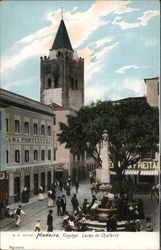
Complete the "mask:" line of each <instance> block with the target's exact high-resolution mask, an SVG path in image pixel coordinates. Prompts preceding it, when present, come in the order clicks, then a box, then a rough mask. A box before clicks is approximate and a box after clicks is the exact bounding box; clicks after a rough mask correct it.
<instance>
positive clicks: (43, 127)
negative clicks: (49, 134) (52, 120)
mask: <svg viewBox="0 0 161 250" xmlns="http://www.w3.org/2000/svg"><path fill="white" fill-rule="evenodd" d="M41 135H45V125H41Z"/></svg>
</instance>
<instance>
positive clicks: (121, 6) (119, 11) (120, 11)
mask: <svg viewBox="0 0 161 250" xmlns="http://www.w3.org/2000/svg"><path fill="white" fill-rule="evenodd" d="M130 3H131V1H126V4H130ZM138 10H139V9H133V8H130V7H128V6H126V5H125V4H124V3H123V2H119V1H118V7H117V8H116V10H115V11H114V14H118V15H120V14H124V13H128V12H133V11H138Z"/></svg>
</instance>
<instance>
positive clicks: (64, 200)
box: [61, 194, 66, 215]
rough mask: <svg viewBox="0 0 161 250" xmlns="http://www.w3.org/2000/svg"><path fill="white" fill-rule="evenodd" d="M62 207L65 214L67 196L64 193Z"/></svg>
mask: <svg viewBox="0 0 161 250" xmlns="http://www.w3.org/2000/svg"><path fill="white" fill-rule="evenodd" d="M61 208H62V215H64V214H65V212H66V198H65V195H64V194H63V195H62V198H61Z"/></svg>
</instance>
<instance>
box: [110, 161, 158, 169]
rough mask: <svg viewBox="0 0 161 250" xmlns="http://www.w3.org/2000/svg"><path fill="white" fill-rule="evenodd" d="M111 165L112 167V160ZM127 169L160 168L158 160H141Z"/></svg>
mask: <svg viewBox="0 0 161 250" xmlns="http://www.w3.org/2000/svg"><path fill="white" fill-rule="evenodd" d="M109 167H110V168H111V169H112V168H113V164H112V162H110V163H109ZM127 169H133V170H159V162H158V161H139V162H137V163H136V164H133V165H130V166H128V168H127Z"/></svg>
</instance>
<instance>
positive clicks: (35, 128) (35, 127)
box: [34, 123, 37, 135]
mask: <svg viewBox="0 0 161 250" xmlns="http://www.w3.org/2000/svg"><path fill="white" fill-rule="evenodd" d="M34 135H37V123H34Z"/></svg>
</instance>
